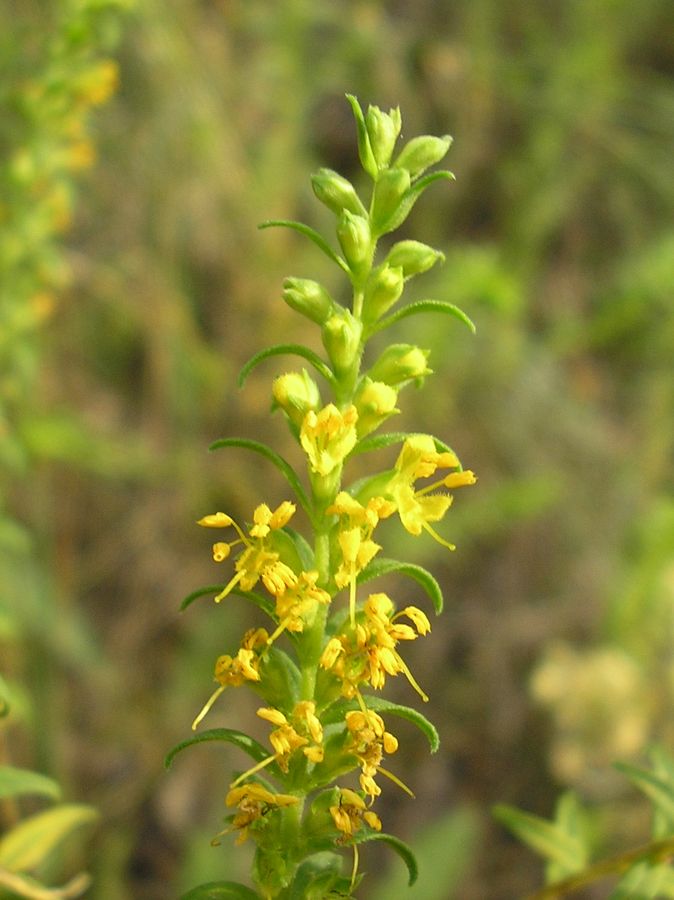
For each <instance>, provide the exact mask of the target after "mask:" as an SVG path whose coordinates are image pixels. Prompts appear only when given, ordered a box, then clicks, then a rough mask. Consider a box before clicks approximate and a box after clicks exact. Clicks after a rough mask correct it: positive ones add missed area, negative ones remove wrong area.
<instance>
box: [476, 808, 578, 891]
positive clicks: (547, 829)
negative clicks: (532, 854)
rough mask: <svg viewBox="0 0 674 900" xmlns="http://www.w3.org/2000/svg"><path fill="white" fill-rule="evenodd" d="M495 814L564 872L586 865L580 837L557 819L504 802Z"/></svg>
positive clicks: (572, 871)
mask: <svg viewBox="0 0 674 900" xmlns="http://www.w3.org/2000/svg"><path fill="white" fill-rule="evenodd" d="M493 812H494V818H496V819H498V821H499V822H501V823H502V824H503V825H505V826H506V828H508V829H509V830H510V831H512V832H513V834H515V835H516V836H517V837H518V838H519V839H520V840H521V841H523V842H524V843H525V844H527V845H528V846H529V847H531V848H532V849H533V850H535V851H536V852H537V853H540V854H541V856H543V857H545V859H546V860H549V861H550V862H552V863H555V864H556V865H557V866H559V868H560V870H562V871H564V873H565V874H566V875H571V874H572V873H574V872H577V871H579V870H581V869H582V868H583V867H584V866H585V860H586V852H585V848H584V846H583V844H582V842H581V841H579V840H578V839H577V838H575V837H573V836H571V835H569V834H567V833H566V832H565V831H564V830H563V829H562V828H561V827H560V826H559V825H558V824H557V823H555V822H549V821H548V820H547V819H543V818H541V817H540V816H535V815H533V814H532V813H528V812H523V811H522V810H520V809H516V808H515V807H512V806H506V805H505V804H502V805H499V806H496V807H495V808H494V811H493Z"/></svg>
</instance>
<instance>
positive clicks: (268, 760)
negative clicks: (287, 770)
mask: <svg viewBox="0 0 674 900" xmlns="http://www.w3.org/2000/svg"><path fill="white" fill-rule="evenodd" d="M275 759H276V754H274V755H273V756H268V757H267V758H266V759H263V760H262V762H259V763H257V765H254V766H253V768H252V769H248V771H247V772H244V773H243V775H239V777H238V778H237V779H236V781H233V782H232V783H231V784H230V788H235V787H236V786H237V785H239V784H241V782H242V781H245V780H246V778H248V776H249V775H255V773H256V772H259V771H260V769H264V767H265V766H268V765H269V763H273V762H274V760H275Z"/></svg>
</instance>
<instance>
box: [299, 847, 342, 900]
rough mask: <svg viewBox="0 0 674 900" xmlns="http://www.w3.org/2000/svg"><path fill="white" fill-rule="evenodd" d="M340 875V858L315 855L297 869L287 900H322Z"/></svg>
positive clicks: (327, 853) (326, 852) (331, 854)
mask: <svg viewBox="0 0 674 900" xmlns="http://www.w3.org/2000/svg"><path fill="white" fill-rule="evenodd" d="M341 874H342V857H341V856H339V854H337V853H331V852H330V851H323V852H322V853H315V854H314V855H313V856H312V857H311V858H310V859H307V860H305V862H303V863H302V864H301V865H300V866H299V867H298V869H297V872H296V873H295V877H294V878H293V881H292V884H291V885H290V894H289V900H322V898H323V897H327V896H329V892H330V890H331V889H333V888H334V886H335V882H336V881H337V879H339V878H340V877H341ZM347 884H348V882H347Z"/></svg>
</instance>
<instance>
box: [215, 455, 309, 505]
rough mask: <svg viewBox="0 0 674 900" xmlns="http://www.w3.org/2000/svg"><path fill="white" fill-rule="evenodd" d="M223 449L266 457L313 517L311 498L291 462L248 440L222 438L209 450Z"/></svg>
mask: <svg viewBox="0 0 674 900" xmlns="http://www.w3.org/2000/svg"><path fill="white" fill-rule="evenodd" d="M223 447H242V448H243V449H245V450H252V451H253V453H259V454H260V456H264V457H266V459H268V460H269V461H270V462H271V463H273V464H274V465H275V466H276V468H277V469H278V470H279V472H281V474H282V475H283V476H284V477H285V479H286V481H287V482H288V484H289V485H290V486H291V488H292V489H293V490H294V491H295V495H296V496H297V499H298V500H299V502H300V504H301V505H302V506H303V507H304V509H305V510H306V512H307V513H308V514H309V515H311V503H310V501H309V498H308V497H307V495H306V492H305V490H304V488H303V487H302V483H301V482H300V480H299V478H298V477H297V475H296V473H295V470H294V469H293V467H292V466H291V465H290V463H289V462H286V460H285V459H283V457H282V456H279V454H278V453H276V451H275V450H272V449H271V447H267V445H266V444H261V443H260V442H259V441H252V440H249V439H248V438H220V440H218V441H215V443H213V444H211V446H210V447H209V448H208V449H209V450H220V449H222V448H223Z"/></svg>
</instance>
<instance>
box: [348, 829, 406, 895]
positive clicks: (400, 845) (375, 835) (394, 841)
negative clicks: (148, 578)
mask: <svg viewBox="0 0 674 900" xmlns="http://www.w3.org/2000/svg"><path fill="white" fill-rule="evenodd" d="M369 841H383V843H385V844H388V846H389V847H390V848H391V849H392V850H395V852H396V853H397V854H398V856H399V857H400V858H401V859H402V861H403V862H404V863H405V865H406V866H407V873H408V876H409V877H408V880H407V883H408V885H409V886H410V887H412V885H413V884H414V882H415V881H416V880H417V876H418V874H419V867H418V865H417V860H416V857H415V855H414V853H413V851H412V848H411V847H410V846H409V844H406V843H405V842H404V841H401V840H400V839H399V838H397V837H394V836H393V835H392V834H382V833H381V832H376V831H375V832H372V833H368V834H365V833H363V835H362V836H361V835H359V834H358V835H356V838H355V840H354V843H357V844H365V843H368V842H369Z"/></svg>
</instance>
